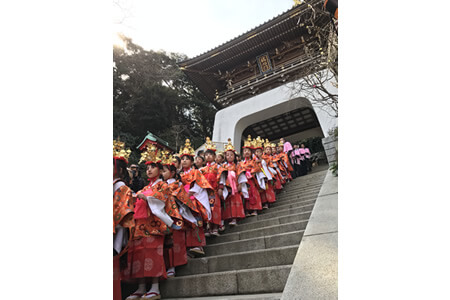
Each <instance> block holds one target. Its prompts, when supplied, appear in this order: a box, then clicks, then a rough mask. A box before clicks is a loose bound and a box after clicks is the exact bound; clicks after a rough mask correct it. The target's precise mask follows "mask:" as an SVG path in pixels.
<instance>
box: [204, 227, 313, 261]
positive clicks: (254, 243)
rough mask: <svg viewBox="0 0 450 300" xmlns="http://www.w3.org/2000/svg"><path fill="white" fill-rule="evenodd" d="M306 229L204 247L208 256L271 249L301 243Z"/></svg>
mask: <svg viewBox="0 0 450 300" xmlns="http://www.w3.org/2000/svg"><path fill="white" fill-rule="evenodd" d="M303 232H304V230H298V231H292V232H286V233H280V234H274V235H269V236H262V237H257V238H252V239H246V240H238V241H232V242H225V243H217V244H212V245H207V246H205V247H204V250H205V253H206V256H214V255H222V254H227V253H239V252H245V251H252V250H261V249H270V248H274V247H282V246H292V245H299V244H300V242H301V240H302V237H303Z"/></svg>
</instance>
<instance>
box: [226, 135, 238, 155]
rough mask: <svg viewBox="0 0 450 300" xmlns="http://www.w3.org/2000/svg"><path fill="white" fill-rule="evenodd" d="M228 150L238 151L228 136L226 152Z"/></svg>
mask: <svg viewBox="0 0 450 300" xmlns="http://www.w3.org/2000/svg"><path fill="white" fill-rule="evenodd" d="M226 151H233V152H234V153H236V150H235V149H234V146H233V144H231V139H230V138H228V144H226V145H225V149H224V152H226Z"/></svg>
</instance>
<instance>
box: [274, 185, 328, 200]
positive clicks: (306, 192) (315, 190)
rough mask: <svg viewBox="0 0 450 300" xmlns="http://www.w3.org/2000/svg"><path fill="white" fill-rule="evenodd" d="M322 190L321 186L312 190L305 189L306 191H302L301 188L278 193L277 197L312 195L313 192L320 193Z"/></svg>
mask: <svg viewBox="0 0 450 300" xmlns="http://www.w3.org/2000/svg"><path fill="white" fill-rule="evenodd" d="M319 192H320V187H319V188H317V189H312V190H304V191H300V190H292V191H289V192H285V193H283V192H281V193H279V194H278V195H276V197H277V199H278V198H280V199H281V198H285V197H289V196H293V195H295V196H299V195H311V194H319Z"/></svg>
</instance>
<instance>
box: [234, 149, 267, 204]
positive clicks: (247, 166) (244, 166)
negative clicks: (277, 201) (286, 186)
mask: <svg viewBox="0 0 450 300" xmlns="http://www.w3.org/2000/svg"><path fill="white" fill-rule="evenodd" d="M239 167H240V169H241V170H244V171H245V172H246V176H247V185H248V187H249V189H248V195H249V198H248V199H246V201H245V209H246V210H250V211H251V210H262V202H261V196H260V195H259V191H258V183H257V181H256V178H255V174H256V173H257V172H261V171H260V169H257V168H256V164H255V162H254V161H253V160H252V159H248V158H246V159H245V160H244V161H241V162H239Z"/></svg>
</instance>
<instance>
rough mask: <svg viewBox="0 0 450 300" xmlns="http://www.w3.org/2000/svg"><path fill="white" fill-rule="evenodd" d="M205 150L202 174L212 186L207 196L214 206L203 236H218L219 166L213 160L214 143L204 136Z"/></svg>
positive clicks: (219, 214)
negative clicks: (204, 164)
mask: <svg viewBox="0 0 450 300" xmlns="http://www.w3.org/2000/svg"><path fill="white" fill-rule="evenodd" d="M205 149H206V151H205V152H204V155H205V159H206V166H205V167H203V168H201V169H200V171H201V172H202V174H203V176H205V178H206V179H207V180H208V182H209V184H210V185H211V187H212V188H213V191H211V192H210V194H209V198H210V202H214V207H213V208H212V218H211V220H210V221H209V222H208V226H207V232H205V236H211V235H213V236H220V234H219V226H221V225H222V210H221V203H220V198H219V195H218V194H217V190H218V187H219V185H218V172H219V167H218V166H217V163H216V162H215V159H216V145H215V144H213V143H212V142H211V139H210V138H209V137H207V138H206V145H205Z"/></svg>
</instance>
